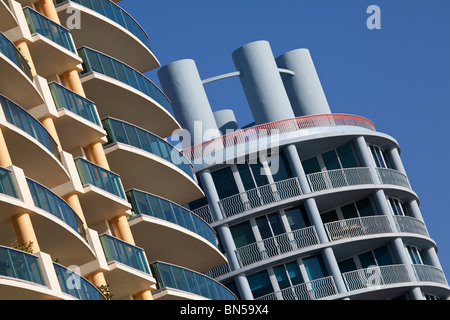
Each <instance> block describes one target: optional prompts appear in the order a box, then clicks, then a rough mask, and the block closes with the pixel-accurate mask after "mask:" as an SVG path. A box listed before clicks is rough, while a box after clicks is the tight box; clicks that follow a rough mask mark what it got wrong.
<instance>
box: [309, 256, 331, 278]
mask: <svg viewBox="0 0 450 320" xmlns="http://www.w3.org/2000/svg"><path fill="white" fill-rule="evenodd" d="M303 265H304V266H305V270H306V273H307V275H308V278H309V281H313V280H316V279H320V278H324V277H327V276H328V272H327V269H326V267H325V262H324V261H323V258H322V256H321V255H315V256H311V257H308V258H303Z"/></svg>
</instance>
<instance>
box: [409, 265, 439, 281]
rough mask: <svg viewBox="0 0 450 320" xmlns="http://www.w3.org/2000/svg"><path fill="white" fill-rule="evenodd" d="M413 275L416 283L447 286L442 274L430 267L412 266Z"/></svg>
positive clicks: (437, 269)
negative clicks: (434, 283)
mask: <svg viewBox="0 0 450 320" xmlns="http://www.w3.org/2000/svg"><path fill="white" fill-rule="evenodd" d="M413 270H414V275H415V277H416V279H417V281H426V282H436V283H440V284H443V285H447V280H446V279H445V275H444V272H443V271H442V270H441V269H439V268H436V267H434V266H430V265H424V264H413Z"/></svg>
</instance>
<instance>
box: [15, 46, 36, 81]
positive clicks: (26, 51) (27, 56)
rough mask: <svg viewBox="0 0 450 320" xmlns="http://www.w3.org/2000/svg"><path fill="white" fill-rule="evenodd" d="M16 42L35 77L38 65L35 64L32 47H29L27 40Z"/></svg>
mask: <svg viewBox="0 0 450 320" xmlns="http://www.w3.org/2000/svg"><path fill="white" fill-rule="evenodd" d="M14 44H15V45H16V47H17V49H19V51H20V53H21V54H22V56H23V57H24V58H25V60H27V62H28V65H29V66H30V69H31V75H32V76H33V77H34V76H35V75H37V72H36V67H35V66H34V62H33V58H32V57H31V53H30V49H29V48H28V43H27V42H26V40H20V41H17V42H16V43H14Z"/></svg>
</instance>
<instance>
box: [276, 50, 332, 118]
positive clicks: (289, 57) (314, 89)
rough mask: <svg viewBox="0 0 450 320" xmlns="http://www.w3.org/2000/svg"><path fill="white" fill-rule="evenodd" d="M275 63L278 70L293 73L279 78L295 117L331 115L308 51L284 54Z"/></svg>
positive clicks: (294, 51) (293, 51)
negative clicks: (286, 70)
mask: <svg viewBox="0 0 450 320" xmlns="http://www.w3.org/2000/svg"><path fill="white" fill-rule="evenodd" d="M276 62H277V65H278V67H279V68H282V69H288V70H290V71H293V72H294V73H295V75H290V74H283V75H282V76H281V77H282V79H283V83H284V87H285V88H286V92H287V94H288V96H289V100H290V102H291V105H292V109H293V111H294V114H295V116H296V117H301V116H307V115H313V114H329V113H331V110H330V107H329V105H328V102H327V98H326V97H325V93H324V91H323V88H322V84H321V83H320V80H319V76H318V75H317V71H316V68H315V67H314V63H313V60H312V58H311V54H310V52H309V50H308V49H296V50H292V51H289V52H286V53H284V54H283V55H281V56H279V57H278V58H277V59H276Z"/></svg>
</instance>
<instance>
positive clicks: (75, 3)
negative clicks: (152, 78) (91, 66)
mask: <svg viewBox="0 0 450 320" xmlns="http://www.w3.org/2000/svg"><path fill="white" fill-rule="evenodd" d="M56 4H57V7H56V10H57V11H58V15H59V17H60V19H61V21H62V22H63V23H65V25H66V26H68V23H71V22H72V21H71V19H69V18H70V15H71V13H72V12H73V10H76V11H77V12H79V14H80V20H81V21H82V27H81V28H73V29H72V30H71V33H72V36H73V37H74V39H75V42H76V43H78V44H80V45H83V46H87V47H91V48H94V49H97V50H99V51H101V52H104V53H106V54H108V55H111V56H113V57H116V58H117V59H119V60H121V61H123V62H125V63H127V64H128V65H130V66H133V67H134V68H136V69H137V70H139V71H140V72H147V71H150V70H153V69H155V68H158V67H160V64H159V62H158V60H157V58H156V57H155V55H154V54H153V52H152V48H151V45H150V40H149V38H148V35H147V34H146V32H145V31H144V30H143V29H142V27H141V26H140V25H139V24H138V23H137V22H136V21H135V20H134V19H133V18H132V17H131V16H130V15H129V14H128V13H127V12H126V11H125V10H123V9H122V8H121V7H119V6H118V5H116V4H115V3H114V2H112V1H109V0H70V1H68V0H57V1H56ZM68 10H69V11H68ZM72 23H73V22H72ZM118 43H120V45H118Z"/></svg>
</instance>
